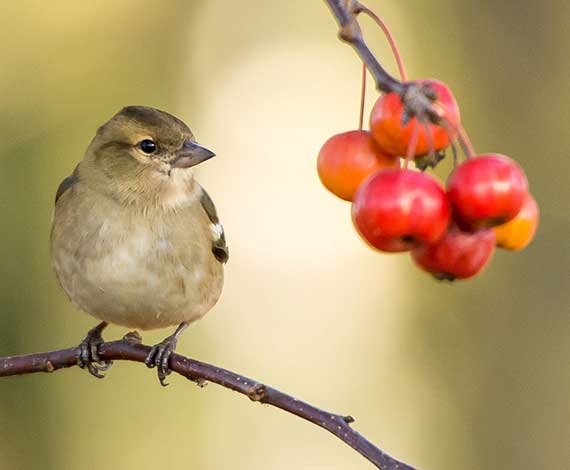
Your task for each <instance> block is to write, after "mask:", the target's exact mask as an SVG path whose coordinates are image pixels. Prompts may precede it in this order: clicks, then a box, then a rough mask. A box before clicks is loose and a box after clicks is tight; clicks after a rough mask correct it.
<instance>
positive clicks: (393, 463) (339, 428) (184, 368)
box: [0, 333, 414, 470]
mask: <svg viewBox="0 0 570 470" xmlns="http://www.w3.org/2000/svg"><path fill="white" fill-rule="evenodd" d="M150 350H151V348H150V346H146V345H144V344H140V337H139V336H138V335H136V334H134V333H129V334H128V335H127V336H125V337H124V338H123V339H122V340H120V341H112V342H109V343H103V344H102V345H101V346H100V348H99V355H100V357H101V359H102V360H104V361H117V360H126V361H134V362H142V363H144V360H145V358H146V357H147V355H148V354H149V352H150ZM78 357H79V348H69V349H61V350H59V351H50V352H45V353H37V354H27V355H24V356H13V357H5V358H0V377H6V376H11V375H21V374H31V373H34V372H54V371H56V370H58V369H63V368H67V367H73V366H76V365H77V358H78ZM169 365H170V368H171V369H172V370H173V371H174V372H177V373H178V374H180V375H182V376H184V377H186V378H187V379H189V380H191V381H193V382H196V383H198V384H199V385H203V384H204V383H205V382H206V381H208V382H213V383H216V384H218V385H221V386H222V387H225V388H229V389H230V390H233V391H235V392H238V393H241V394H242V395H246V396H247V397H249V399H250V400H252V401H258V402H260V403H265V404H267V405H272V406H275V407H277V408H279V409H281V410H284V411H287V412H289V413H292V414H294V415H296V416H299V417H300V418H303V419H305V420H307V421H309V422H311V423H313V424H316V425H317V426H320V427H321V428H324V429H326V430H327V431H329V432H331V433H332V434H334V435H335V436H336V437H338V438H339V439H340V440H341V441H343V442H344V443H346V444H348V445H349V446H350V447H352V448H353V449H354V450H356V451H357V452H359V453H360V454H361V455H362V456H364V457H365V458H367V459H368V460H369V461H370V462H372V463H373V464H374V465H376V467H378V468H381V469H382V470H414V468H413V467H411V466H409V465H407V464H405V463H402V462H399V461H398V460H396V459H394V458H392V457H390V456H389V455H388V454H386V453H384V452H383V451H382V450H380V449H379V448H378V447H376V446H375V445H374V444H372V443H371V442H370V441H368V440H367V439H366V438H365V437H364V436H362V435H360V434H359V433H358V432H356V431H355V430H353V429H352V428H351V427H350V423H352V422H354V418H352V417H351V416H343V415H339V414H335V413H331V412H328V411H325V410H321V409H319V408H316V407H314V406H312V405H309V404H308V403H305V402H303V401H301V400H298V399H296V398H294V397H292V396H290V395H287V394H286V393H283V392H280V391H279V390H276V389H274V388H272V387H269V386H267V385H264V384H263V383H260V382H257V381H256V380H253V379H250V378H248V377H244V376H243V375H239V374H236V373H235V372H231V371H229V370H225V369H222V368H221V367H217V366H214V365H211V364H207V363H204V362H200V361H196V360H194V359H190V358H187V357H184V356H182V355H180V354H172V356H170V363H169Z"/></svg>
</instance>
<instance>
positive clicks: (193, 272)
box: [51, 106, 228, 385]
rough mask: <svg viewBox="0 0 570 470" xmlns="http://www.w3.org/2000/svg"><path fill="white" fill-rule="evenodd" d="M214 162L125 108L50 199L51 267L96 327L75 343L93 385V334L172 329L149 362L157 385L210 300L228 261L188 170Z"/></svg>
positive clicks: (166, 121) (174, 132) (162, 118)
mask: <svg viewBox="0 0 570 470" xmlns="http://www.w3.org/2000/svg"><path fill="white" fill-rule="evenodd" d="M213 156H214V153H212V152H211V151H210V150H207V149H206V148H204V147H202V146H201V145H199V144H198V143H196V141H195V139H194V136H193V134H192V132H191V131H190V129H189V128H188V126H187V125H186V124H184V122H182V121H181V120H180V119H178V118H176V117H174V116H172V115H171V114H168V113H165V112H163V111H159V110H157V109H154V108H148V107H144V106H128V107H126V108H123V109H122V110H121V111H119V112H118V113H117V114H115V115H114V116H113V117H112V118H111V119H110V120H109V121H108V122H106V123H105V124H103V125H102V126H101V127H100V128H99V129H98V130H97V134H96V135H95V137H94V138H93V140H92V141H91V144H90V145H89V147H88V148H87V151H86V153H85V156H84V158H83V160H81V162H80V163H79V164H78V165H77V167H76V168H75V171H74V172H73V174H72V175H71V176H68V177H67V178H65V179H64V180H63V182H62V183H61V185H60V186H59V189H58V190H57V194H56V198H55V212H54V217H53V222H52V227H51V257H52V264H53V267H54V270H55V273H56V275H57V278H58V280H59V283H60V284H61V286H62V287H63V290H64V291H65V292H66V293H67V295H68V296H69V298H70V299H71V301H72V302H73V303H75V304H76V305H77V306H78V307H79V308H81V309H82V310H84V311H85V312H87V313H89V314H91V315H93V316H94V317H96V318H98V319H100V320H102V322H101V323H100V324H99V325H97V326H96V327H95V328H93V329H92V330H90V331H89V333H88V334H87V336H86V338H85V339H84V340H83V341H82V343H81V344H80V351H81V353H80V357H79V358H78V362H79V365H80V366H81V367H87V368H88V370H89V372H90V373H91V374H93V375H94V376H96V377H102V374H101V372H102V371H104V370H106V369H108V368H109V366H110V363H105V362H102V361H101V360H100V357H99V354H98V348H99V345H100V344H101V343H102V342H103V338H102V336H101V332H102V331H103V329H104V328H105V327H106V326H107V325H108V323H114V324H117V325H121V326H125V327H128V328H136V329H141V330H149V329H155V328H164V327H168V326H174V325H178V328H177V329H176V331H175V332H174V334H172V335H171V336H168V337H167V338H166V339H165V340H164V341H162V342H161V343H159V344H157V345H155V346H154V347H153V348H152V351H151V353H150V354H149V356H148V357H147V360H146V364H147V365H148V366H149V367H154V366H156V367H157V369H158V377H159V379H160V382H161V384H163V385H165V382H164V380H165V378H166V376H167V375H168V374H169V373H170V369H169V367H168V359H169V357H170V355H171V354H172V352H173V351H174V349H175V348H176V343H177V340H178V337H179V335H180V333H181V332H182V331H183V330H184V329H185V328H186V327H187V326H188V324H189V323H191V322H193V321H195V320H197V319H199V318H201V317H202V316H203V315H204V314H205V313H207V312H208V311H209V310H210V309H211V308H212V307H213V305H214V304H215V303H216V302H217V301H218V298H219V297H220V294H221V292H222V285H223V281H224V275H223V264H224V263H226V262H227V260H228V248H227V246H226V240H225V235H224V230H223V228H222V225H221V224H220V221H219V219H218V216H217V214H216V209H215V207H214V204H213V202H212V200H211V199H210V197H209V196H208V194H207V193H206V191H204V189H203V188H202V187H201V186H200V185H199V184H198V183H197V182H196V180H195V179H194V175H193V171H192V167H194V166H195V165H198V164H199V163H201V162H203V161H205V160H208V159H209V158H211V157H213Z"/></svg>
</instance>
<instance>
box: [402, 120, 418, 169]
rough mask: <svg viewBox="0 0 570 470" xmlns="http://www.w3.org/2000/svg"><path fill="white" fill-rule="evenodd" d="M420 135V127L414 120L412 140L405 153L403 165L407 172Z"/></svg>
mask: <svg viewBox="0 0 570 470" xmlns="http://www.w3.org/2000/svg"><path fill="white" fill-rule="evenodd" d="M419 135H420V125H419V123H418V120H417V119H414V130H413V131H412V138H411V139H410V143H409V144H408V150H407V151H406V161H405V163H404V168H405V169H406V170H407V169H408V167H409V166H410V161H411V160H412V159H413V158H414V152H415V151H416V146H417V145H418V137H419Z"/></svg>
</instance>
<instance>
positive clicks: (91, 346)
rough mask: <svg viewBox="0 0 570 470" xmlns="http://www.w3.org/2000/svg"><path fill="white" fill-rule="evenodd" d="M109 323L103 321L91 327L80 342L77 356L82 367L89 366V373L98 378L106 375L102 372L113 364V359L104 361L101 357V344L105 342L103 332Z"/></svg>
mask: <svg viewBox="0 0 570 470" xmlns="http://www.w3.org/2000/svg"><path fill="white" fill-rule="evenodd" d="M107 325H108V323H107V322H106V321H103V322H101V323H99V324H98V325H97V326H96V327H95V328H91V329H90V330H89V332H88V333H87V336H86V337H85V339H84V340H83V341H81V343H79V356H78V357H77V364H78V365H79V367H81V368H82V369H84V368H86V367H87V370H88V371H89V373H90V374H91V375H93V376H95V377H97V378H98V379H102V378H103V377H104V375H103V374H101V372H104V371H106V370H108V369H109V367H111V366H112V365H113V361H102V360H101V358H100V357H99V346H101V345H102V344H103V337H102V336H101V332H102V331H103V330H104V329H105V328H106V327H107Z"/></svg>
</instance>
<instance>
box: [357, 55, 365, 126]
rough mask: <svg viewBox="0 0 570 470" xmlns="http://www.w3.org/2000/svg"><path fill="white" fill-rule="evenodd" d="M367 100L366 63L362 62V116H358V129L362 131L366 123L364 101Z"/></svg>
mask: <svg viewBox="0 0 570 470" xmlns="http://www.w3.org/2000/svg"><path fill="white" fill-rule="evenodd" d="M365 101H366V64H365V63H364V62H362V85H361V87H360V117H359V118H358V130H359V131H361V130H362V127H363V124H364V103H365Z"/></svg>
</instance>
